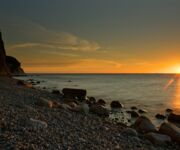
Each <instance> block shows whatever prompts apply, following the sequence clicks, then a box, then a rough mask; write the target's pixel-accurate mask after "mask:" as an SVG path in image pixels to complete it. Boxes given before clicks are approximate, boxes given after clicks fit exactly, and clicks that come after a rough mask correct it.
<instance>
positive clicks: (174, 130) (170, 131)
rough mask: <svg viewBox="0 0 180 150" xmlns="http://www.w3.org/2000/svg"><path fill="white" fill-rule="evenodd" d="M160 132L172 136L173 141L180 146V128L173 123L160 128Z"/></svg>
mask: <svg viewBox="0 0 180 150" xmlns="http://www.w3.org/2000/svg"><path fill="white" fill-rule="evenodd" d="M159 132H160V133H162V134H166V135H168V136H170V137H171V139H172V140H174V141H176V142H177V143H179V144H180V128H178V127H177V126H175V125H173V124H172V123H167V122H165V123H163V124H162V125H161V126H160V128H159Z"/></svg>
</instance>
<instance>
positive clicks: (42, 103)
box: [35, 97, 53, 108]
mask: <svg viewBox="0 0 180 150" xmlns="http://www.w3.org/2000/svg"><path fill="white" fill-rule="evenodd" d="M35 104H36V105H38V106H43V107H49V108H52V107H53V102H52V101H50V100H47V99H45V98H42V97H41V98H40V99H38V100H37V101H36V103H35Z"/></svg>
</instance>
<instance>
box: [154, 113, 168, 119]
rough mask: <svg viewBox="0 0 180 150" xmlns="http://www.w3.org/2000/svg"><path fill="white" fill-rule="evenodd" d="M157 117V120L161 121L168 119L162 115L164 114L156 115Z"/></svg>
mask: <svg viewBox="0 0 180 150" xmlns="http://www.w3.org/2000/svg"><path fill="white" fill-rule="evenodd" d="M155 117H156V118H157V119H161V120H164V119H166V117H165V116H164V115H162V114H156V116H155Z"/></svg>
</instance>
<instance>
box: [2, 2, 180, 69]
mask: <svg viewBox="0 0 180 150" xmlns="http://www.w3.org/2000/svg"><path fill="white" fill-rule="evenodd" d="M0 3H1V5H0V29H1V31H2V34H3V38H4V42H5V44H6V45H5V46H6V51H7V54H8V55H11V56H15V57H16V58H17V59H18V60H19V61H20V62H21V64H22V67H23V68H24V70H25V72H29V73H180V1H179V0H53V1H52V0H13V1H12V0H0Z"/></svg>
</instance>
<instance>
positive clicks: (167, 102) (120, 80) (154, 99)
mask: <svg viewBox="0 0 180 150" xmlns="http://www.w3.org/2000/svg"><path fill="white" fill-rule="evenodd" d="M16 78H19V79H23V80H28V79H34V80H36V81H40V84H38V85H36V87H37V88H44V87H46V90H49V91H52V90H53V89H58V90H62V89H63V88H77V89H86V90H87V96H89V97H90V96H93V97H95V98H96V99H97V100H98V99H104V100H105V101H106V103H107V107H109V106H110V103H111V102H112V101H113V100H118V101H119V102H120V103H122V104H123V105H124V107H125V109H126V110H130V109H131V107H132V106H136V107H137V108H138V109H144V110H146V111H147V113H146V115H147V116H148V117H149V118H151V120H152V121H153V122H154V123H156V124H158V123H157V122H159V121H157V119H156V118H155V115H156V114H158V113H159V114H166V113H165V110H166V109H167V108H170V109H172V110H173V111H174V112H175V113H177V114H180V75H178V74H28V75H27V76H20V77H16Z"/></svg>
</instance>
